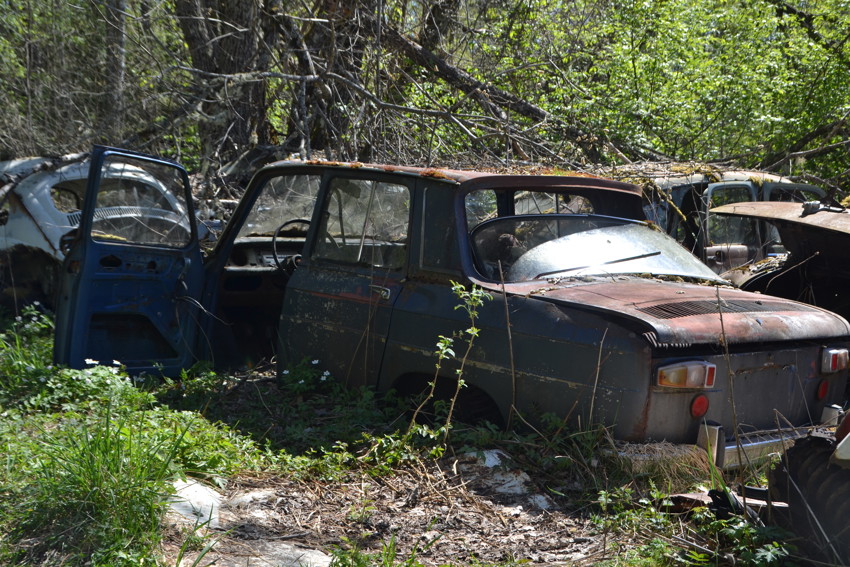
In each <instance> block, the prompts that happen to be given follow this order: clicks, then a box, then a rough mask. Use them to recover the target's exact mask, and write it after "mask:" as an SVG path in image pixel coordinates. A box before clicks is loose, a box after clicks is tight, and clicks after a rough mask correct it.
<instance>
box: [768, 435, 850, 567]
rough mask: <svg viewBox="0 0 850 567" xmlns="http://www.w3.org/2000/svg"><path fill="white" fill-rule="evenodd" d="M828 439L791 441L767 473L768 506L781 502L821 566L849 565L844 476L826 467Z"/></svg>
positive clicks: (848, 481) (831, 445) (848, 491)
mask: <svg viewBox="0 0 850 567" xmlns="http://www.w3.org/2000/svg"><path fill="white" fill-rule="evenodd" d="M835 445H836V443H835V439H834V438H833V437H831V436H820V435H812V436H809V437H806V438H804V439H801V440H799V441H797V442H796V443H795V444H794V446H793V447H791V448H789V449H788V450H787V451H786V452H785V454H784V455H783V456H782V460H781V462H780V464H779V465H777V467H776V468H774V469H773V470H771V471H770V474H769V477H768V485H769V487H770V495H771V498H772V499H773V500H774V501H779V502H787V503H788V511H789V517H790V522H791V526H789V527H790V528H791V529H793V531H795V532H796V533H797V534H798V535H800V536H802V537H803V538H805V540H804V541H806V542H809V543H810V544H811V546H812V549H811V550H810V551H811V552H814V553H817V554H822V555H823V558H824V560H825V561H827V562H833V561H838V562H840V563H841V564H843V565H848V564H850V470H848V469H845V468H842V467H840V466H838V465H835V464H832V463H830V461H829V459H830V456H831V455H832V453H833V451H834V450H835Z"/></svg>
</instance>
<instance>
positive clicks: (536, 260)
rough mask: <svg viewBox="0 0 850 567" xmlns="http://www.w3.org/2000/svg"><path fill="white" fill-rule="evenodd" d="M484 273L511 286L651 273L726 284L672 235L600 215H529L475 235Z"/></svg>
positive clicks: (489, 224)
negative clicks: (561, 279) (558, 279)
mask: <svg viewBox="0 0 850 567" xmlns="http://www.w3.org/2000/svg"><path fill="white" fill-rule="evenodd" d="M471 237H472V244H473V250H474V255H475V259H476V264H477V266H478V269H479V270H480V271H481V273H482V274H484V275H485V276H486V277H489V278H492V279H495V280H500V279H502V278H503V279H504V280H505V281H507V282H521V281H531V280H535V279H545V278H568V277H578V276H589V275H618V274H639V275H642V274H646V275H652V276H672V277H682V278H691V279H701V280H711V281H715V282H723V281H725V280H722V279H720V278H719V277H718V276H717V275H716V274H715V273H714V272H713V271H712V270H711V269H710V268H708V267H707V266H706V265H705V264H703V263H702V262H700V261H699V260H698V259H697V258H696V257H695V256H694V255H693V254H691V253H690V252H688V251H687V250H685V249H684V248H683V247H682V246H681V245H679V243H677V242H676V241H675V240H674V239H673V238H671V237H670V236H668V235H667V234H665V233H663V232H660V231H658V230H656V229H654V228H652V227H651V226H649V225H648V224H646V223H643V222H639V221H632V220H628V219H619V218H612V217H605V216H600V215H527V216H525V215H524V216H516V217H502V218H497V219H492V220H489V221H486V222H484V223H481V224H480V225H478V226H477V227H475V229H474V230H473V231H472V234H471Z"/></svg>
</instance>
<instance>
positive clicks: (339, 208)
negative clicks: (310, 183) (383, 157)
mask: <svg viewBox="0 0 850 567" xmlns="http://www.w3.org/2000/svg"><path fill="white" fill-rule="evenodd" d="M328 195H329V196H328V199H327V202H326V203H325V205H324V208H323V209H322V226H321V228H320V231H319V238H318V241H317V242H316V248H315V251H314V253H313V257H314V258H317V259H325V260H331V261H334V262H343V263H350V264H360V265H367V266H374V267H376V268H385V269H392V270H395V269H399V268H402V267H403V266H404V262H405V259H406V250H407V236H408V229H409V223H410V190H409V189H408V188H407V187H406V186H405V185H400V184H396V183H387V182H383V181H375V180H369V179H346V178H342V177H337V178H334V179H332V180H331V182H330V186H329V191H328Z"/></svg>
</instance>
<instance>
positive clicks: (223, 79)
mask: <svg viewBox="0 0 850 567" xmlns="http://www.w3.org/2000/svg"><path fill="white" fill-rule="evenodd" d="M175 11H176V13H177V15H178V17H179V20H180V26H181V28H182V30H183V34H184V37H185V39H186V43H187V45H188V47H189V53H190V56H191V58H192V64H193V66H194V68H195V69H196V70H197V71H199V72H200V73H198V75H197V81H198V83H199V84H201V85H203V86H204V87H205V88H204V89H202V91H203V92H204V96H203V100H202V101H199V108H200V111H201V119H200V122H199V135H200V138H201V144H202V155H203V156H204V157H206V158H211V159H212V160H213V161H214V162H226V161H229V160H231V159H233V158H235V157H236V156H238V155H239V154H241V153H242V152H244V151H246V150H247V149H249V148H250V147H252V146H254V145H256V144H258V143H259V144H266V143H268V141H269V140H268V138H269V128H268V124H267V122H266V117H265V113H266V100H265V97H266V84H265V82H264V81H260V80H257V81H241V82H237V81H234V80H233V78H232V76H233V75H238V74H244V73H251V72H262V71H265V70H267V69H268V65H269V64H270V58H269V57H261V54H262V50H261V46H262V49H269V50H270V51H271V50H273V49H274V47H275V46H274V45H269V44H268V43H267V42H264V41H263V40H264V39H268V38H265V37H264V33H263V27H262V23H263V22H262V20H263V18H262V14H261V4H260V2H259V1H258V0H249V1H243V0H176V1H175ZM272 40H274V37H273V38H272ZM204 83H206V84H204Z"/></svg>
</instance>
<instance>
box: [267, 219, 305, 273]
mask: <svg viewBox="0 0 850 567" xmlns="http://www.w3.org/2000/svg"><path fill="white" fill-rule="evenodd" d="M293 224H304V225H307V227H308V228H309V226H310V221H309V220H308V219H290V220H288V221H286V222H284V223H283V224H281V225H280V226H279V227H277V229H275V231H274V234H273V235H272V258H273V259H274V265H275V266H277V269H278V270H280V271H282V272H286V273H287V274H291V273H292V272H294V271H295V268H297V267H298V261H299V260H301V254H295V255H293V256H287V257H286V258H285V259H284V260H283V261H281V259H280V256H279V255H278V253H277V239H278V238H279V237H280V234H281V233H282V232H283V230H284V229H285V228H287V227H288V226H290V225H293Z"/></svg>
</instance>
